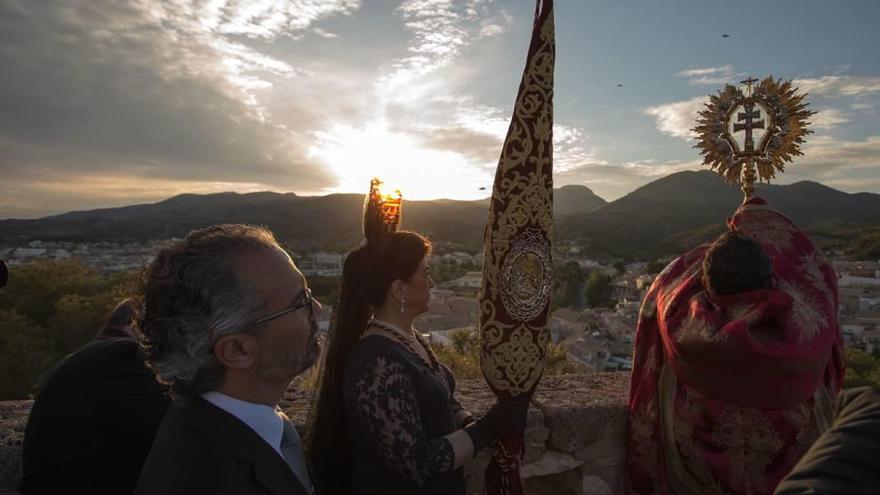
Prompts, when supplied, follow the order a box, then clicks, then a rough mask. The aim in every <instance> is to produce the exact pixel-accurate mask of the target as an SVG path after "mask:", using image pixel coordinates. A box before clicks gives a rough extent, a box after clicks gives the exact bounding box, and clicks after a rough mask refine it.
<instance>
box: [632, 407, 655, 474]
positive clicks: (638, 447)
mask: <svg viewBox="0 0 880 495" xmlns="http://www.w3.org/2000/svg"><path fill="white" fill-rule="evenodd" d="M656 429H657V405H656V404H655V403H654V401H653V400H651V401H648V403H646V404H644V405H643V406H641V407H639V408H638V409H636V410H635V411H634V412H633V415H632V419H631V420H630V428H629V433H630V438H631V439H632V442H633V447H634V449H635V452H634V454H635V455H634V456H633V457H634V459H633V460H634V461H635V462H636V464H637V465H639V467H640V468H642V469H644V470H645V471H646V472H647V473H648V476H649V477H650V478H651V480H652V481H653V482H654V485H655V486H656V485H657V484H658V483H659V476H658V456H659V452H658V450H657V440H656V436H655V431H656Z"/></svg>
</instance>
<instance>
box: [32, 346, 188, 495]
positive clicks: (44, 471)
mask: <svg viewBox="0 0 880 495" xmlns="http://www.w3.org/2000/svg"><path fill="white" fill-rule="evenodd" d="M169 407H171V399H170V398H169V397H168V395H167V393H166V390H165V387H163V386H161V385H160V384H159V383H158V382H156V379H155V378H154V377H153V374H152V373H151V372H150V371H149V370H148V369H147V368H146V367H145V366H144V362H143V360H142V359H141V357H140V355H139V354H138V345H137V343H136V342H134V341H133V340H131V339H101V340H95V341H92V342H89V343H88V344H86V345H85V346H83V347H82V348H80V349H79V350H77V351H76V352H74V353H73V354H71V355H70V356H68V357H67V358H65V359H64V360H63V361H62V362H61V363H60V364H58V365H57V366H56V367H55V369H54V370H53V371H52V372H51V373H50V374H49V377H48V379H47V380H46V382H45V384H44V385H43V387H42V389H41V390H40V392H39V394H37V399H36V401H35V402H34V405H33V407H32V409H31V413H30V416H29V418H28V423H27V427H26V429H25V435H24V446H23V451H22V458H23V459H22V460H23V467H24V472H23V476H22V483H21V487H20V490H21V493H22V494H23V495H47V494H53V493H59V494H60V493H64V494H67V493H89V494H97V495H100V494H105V493H106V494H114V495H116V494H128V493H131V491H132V490H134V486H135V484H136V483H137V479H138V475H139V474H140V472H141V467H142V466H143V463H144V460H145V459H146V458H147V453H149V451H150V447H151V446H152V444H153V437H155V435H156V432H157V431H158V430H159V424H160V423H161V422H162V418H163V417H164V416H165V413H166V412H167V411H168V408H169Z"/></svg>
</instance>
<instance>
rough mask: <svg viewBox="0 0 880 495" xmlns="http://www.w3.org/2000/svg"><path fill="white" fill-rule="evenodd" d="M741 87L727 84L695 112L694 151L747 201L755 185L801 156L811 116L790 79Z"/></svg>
mask: <svg viewBox="0 0 880 495" xmlns="http://www.w3.org/2000/svg"><path fill="white" fill-rule="evenodd" d="M740 82H741V83H742V84H745V85H746V92H745V93H744V92H743V90H742V88H741V87H737V86H733V85H730V84H728V85H726V86H725V87H724V89H722V90H721V91H719V92H718V94H717V95H712V96H710V97H709V102H708V103H706V109H705V110H703V111H701V112H700V118H699V119H698V120H697V126H696V127H695V128H694V129H693V130H694V131H695V132H696V133H697V134H698V141H697V144H696V145H694V147H695V148H698V149H699V150H700V154H701V155H703V164H704V165H707V166H709V167H710V168H712V170H714V171H715V172H717V173H718V175H720V176H722V177H724V179H725V180H726V181H727V182H728V183H730V184H740V185H741V186H742V190H743V193H745V195H746V198H749V197H751V196H752V194H753V193H754V190H755V181H756V180H761V181H764V182H770V179H772V178H774V177H776V172H777V171H779V172H784V171H785V164H786V163H787V162H790V161H791V160H792V159H793V158H794V157H795V156H798V155H802V154H803V153H802V152H801V149H800V145H801V144H802V143H803V142H804V136H806V135H807V134H810V133H811V132H812V131H810V130H808V129H807V126H808V125H809V123H810V122H809V121H808V120H807V119H808V118H809V117H810V116H811V115H813V114H814V113H816V112H813V111H811V110H807V105H809V103H807V102H806V101H804V98H805V97H806V93H800V94H799V93H798V88H797V87H795V86H794V85H792V83H791V81H785V82H782V80H781V79H779V80H776V79H773V77H772V76H770V77H767V78H765V79H764V80H763V81H761V82H760V83H759V84H758V85H757V86H754V87H752V85H753V84H754V83H756V82H758V80H757V79H754V78H750V79H746V80H745V81H740Z"/></svg>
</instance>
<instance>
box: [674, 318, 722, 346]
mask: <svg viewBox="0 0 880 495" xmlns="http://www.w3.org/2000/svg"><path fill="white" fill-rule="evenodd" d="M712 337H714V335H713V333H712V331H711V326H710V325H709V322H707V321H706V320H704V319H702V318H697V317H696V316H688V317H687V318H685V319H684V321H682V322H681V325H679V327H678V332H676V334H675V340H677V341H678V342H697V341H709V340H712Z"/></svg>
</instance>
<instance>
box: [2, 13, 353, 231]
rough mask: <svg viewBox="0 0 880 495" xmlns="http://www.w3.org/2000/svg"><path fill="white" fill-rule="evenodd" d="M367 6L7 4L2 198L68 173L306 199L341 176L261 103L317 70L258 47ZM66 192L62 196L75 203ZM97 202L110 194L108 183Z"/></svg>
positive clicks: (297, 132) (4, 37) (3, 15)
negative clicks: (286, 192)
mask: <svg viewBox="0 0 880 495" xmlns="http://www.w3.org/2000/svg"><path fill="white" fill-rule="evenodd" d="M358 5H359V2H357V1H354V0H338V1H318V0H311V1H302V0H300V1H290V2H286V3H284V2H232V1H228V2H223V1H221V2H192V3H189V2H180V3H175V4H174V5H171V4H166V3H161V2H151V1H147V0H142V1H131V2H124V3H120V2H112V1H101V0H94V1H89V2H76V3H68V2H20V1H14V0H10V1H6V2H2V3H0V33H2V37H0V66H2V67H8V68H13V67H14V68H15V70H14V71H12V72H9V73H8V74H5V75H4V77H2V78H0V149H2V150H3V152H2V153H0V173H2V174H3V176H4V190H7V189H14V188H18V190H23V189H28V188H29V189H30V190H36V189H34V188H35V187H37V186H36V184H37V182H35V181H37V179H35V177H37V176H43V177H46V176H54V174H56V173H62V172H63V173H66V174H67V175H69V176H70V177H71V180H72V181H75V178H77V177H99V178H100V177H104V178H108V177H111V178H112V177H115V178H116V179H115V180H117V181H118V182H119V183H120V184H122V183H132V181H135V180H144V182H143V183H144V184H145V187H148V186H147V184H150V183H155V181H152V182H151V181H148V180H146V179H148V178H156V177H162V178H163V179H166V180H168V181H175V180H178V181H184V182H185V181H204V182H205V183H206V184H211V183H225V184H241V188H247V187H250V186H248V184H253V183H260V184H263V188H264V189H270V188H274V187H279V188H288V189H290V188H292V189H296V190H298V191H303V190H305V191H308V190H318V189H320V188H323V187H327V186H329V185H330V184H331V182H332V180H333V178H332V177H331V176H329V175H328V174H327V173H326V172H325V171H323V170H321V169H320V168H319V167H317V166H314V165H312V164H310V163H308V162H307V161H306V160H305V154H306V145H305V143H304V141H303V136H302V134H301V132H300V131H299V130H297V129H293V128H291V127H289V126H288V125H285V124H284V123H282V122H279V121H278V120H276V119H274V118H273V116H272V115H270V113H269V112H268V111H267V109H266V106H265V105H264V104H263V101H262V99H263V98H264V96H265V95H266V91H267V90H268V89H270V88H272V87H274V86H275V85H278V84H285V83H286V81H290V80H303V79H305V78H314V77H315V75H314V74H313V73H310V72H309V71H308V70H305V69H303V68H301V67H294V66H292V65H291V64H289V63H287V62H285V61H282V60H280V59H278V58H276V57H275V56H273V55H270V54H268V53H267V52H264V51H262V48H260V47H262V46H265V45H263V44H261V43H265V42H267V41H272V40H276V39H279V38H290V39H295V38H297V37H298V36H300V33H301V32H302V31H303V30H306V29H308V28H310V27H312V26H313V25H314V23H316V22H318V21H319V20H321V19H324V18H327V17H329V16H332V15H345V14H348V13H351V12H352V11H353V10H354V9H356V8H357V6H358ZM251 40H253V41H251ZM108 180H109V179H108ZM15 181H18V182H15ZM24 181H31V183H32V184H33V185H32V186H29V183H28V182H24ZM54 183H55V184H60V182H54ZM190 185H192V184H190ZM193 188H194V189H198V186H193ZM61 190H62V188H60V186H59V197H68V196H70V197H72V196H71V195H72V194H74V193H73V192H72V191H68V192H65V193H62V192H61ZM120 190H122V186H121V185H120ZM164 190H165V191H166V192H163V193H162V194H163V195H166V194H167V190H168V189H167V188H165V189H164ZM81 194H86V195H87V194H88V192H87V190H86V189H83V190H81ZM94 195H95V198H97V197H98V196H99V195H103V196H101V197H104V198H106V199H107V200H108V201H109V200H112V197H113V195H112V194H110V193H109V186H108V188H100V189H99V188H96V189H95V190H94ZM86 198H88V197H87V196H86ZM89 199H94V198H89ZM31 201H33V200H31ZM86 201H88V199H86ZM46 203H48V202H46ZM48 210H49V208H48V207H47V208H46V209H45V210H44V212H48ZM0 216H2V214H0Z"/></svg>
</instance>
